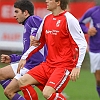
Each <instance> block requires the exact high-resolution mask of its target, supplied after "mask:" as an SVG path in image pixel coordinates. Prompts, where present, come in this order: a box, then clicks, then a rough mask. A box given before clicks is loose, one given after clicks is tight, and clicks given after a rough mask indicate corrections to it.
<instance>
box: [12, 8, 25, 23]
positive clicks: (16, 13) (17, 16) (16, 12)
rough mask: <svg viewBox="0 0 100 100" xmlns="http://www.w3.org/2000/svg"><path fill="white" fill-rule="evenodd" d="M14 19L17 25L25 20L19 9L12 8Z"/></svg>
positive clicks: (23, 13)
mask: <svg viewBox="0 0 100 100" xmlns="http://www.w3.org/2000/svg"><path fill="white" fill-rule="evenodd" d="M14 17H15V19H16V20H17V21H18V23H19V24H22V23H23V21H24V20H25V19H26V17H25V12H22V11H21V10H20V9H19V8H14Z"/></svg>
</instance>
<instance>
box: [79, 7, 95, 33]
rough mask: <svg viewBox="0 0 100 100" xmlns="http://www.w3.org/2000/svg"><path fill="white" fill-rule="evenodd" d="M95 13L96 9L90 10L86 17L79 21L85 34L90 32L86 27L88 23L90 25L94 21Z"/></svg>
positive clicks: (85, 14)
mask: <svg viewBox="0 0 100 100" xmlns="http://www.w3.org/2000/svg"><path fill="white" fill-rule="evenodd" d="M94 11H95V7H93V8H90V9H88V10H87V11H86V12H85V13H84V15H83V16H82V17H81V19H80V20H79V23H80V26H81V28H82V31H83V32H84V33H87V32H88V27H87V26H86V24H87V23H89V22H90V21H91V19H92V13H93V12H94Z"/></svg>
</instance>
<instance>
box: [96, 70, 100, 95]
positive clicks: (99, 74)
mask: <svg viewBox="0 0 100 100" xmlns="http://www.w3.org/2000/svg"><path fill="white" fill-rule="evenodd" d="M95 78H96V84H97V87H96V90H97V92H98V95H99V97H100V70H97V71H96V72H95Z"/></svg>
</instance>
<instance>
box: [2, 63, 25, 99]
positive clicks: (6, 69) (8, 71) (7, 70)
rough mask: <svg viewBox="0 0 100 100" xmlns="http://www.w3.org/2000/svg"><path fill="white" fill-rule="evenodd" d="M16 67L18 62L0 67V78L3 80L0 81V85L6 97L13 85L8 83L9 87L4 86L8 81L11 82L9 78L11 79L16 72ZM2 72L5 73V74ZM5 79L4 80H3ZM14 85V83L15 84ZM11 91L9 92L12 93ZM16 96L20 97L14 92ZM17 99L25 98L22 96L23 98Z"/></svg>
mask: <svg viewBox="0 0 100 100" xmlns="http://www.w3.org/2000/svg"><path fill="white" fill-rule="evenodd" d="M17 68H18V63H14V64H11V65H9V66H6V67H3V68H1V69H0V79H1V80H3V81H1V85H2V86H3V88H4V89H5V90H4V93H5V95H6V96H7V97H8V96H9V95H8V94H9V93H10V92H8V91H9V89H12V88H13V87H12V86H13V84H12V85H10V87H9V88H6V87H7V86H8V85H9V84H10V83H11V80H10V79H13V78H14V77H15V75H16V73H17ZM3 73H6V74H5V75H4V74H3ZM5 79H6V80H5ZM15 86H16V85H15ZM12 92H13V91H12ZM12 92H11V93H12ZM15 96H16V97H17V98H19V97H20V95H19V94H17V93H16V95H15ZM14 100H17V99H14ZM19 100H25V99H24V98H23V99H19Z"/></svg>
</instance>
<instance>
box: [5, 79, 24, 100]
mask: <svg viewBox="0 0 100 100" xmlns="http://www.w3.org/2000/svg"><path fill="white" fill-rule="evenodd" d="M19 90H20V89H19V86H18V82H17V80H16V79H15V78H13V79H12V81H11V82H10V84H9V85H8V86H7V87H6V88H5V90H4V94H5V95H6V97H7V98H8V99H10V100H25V99H24V98H23V97H22V96H21V95H19V94H18V93H17V92H18V91H19Z"/></svg>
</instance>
